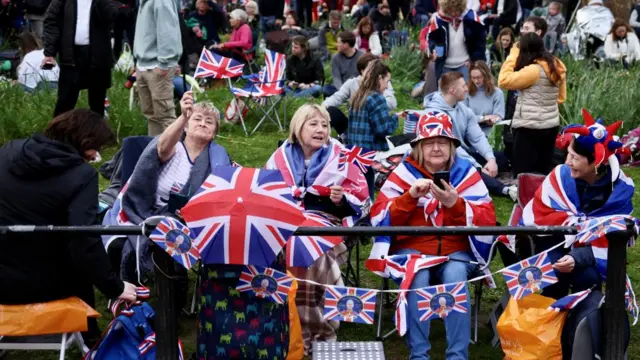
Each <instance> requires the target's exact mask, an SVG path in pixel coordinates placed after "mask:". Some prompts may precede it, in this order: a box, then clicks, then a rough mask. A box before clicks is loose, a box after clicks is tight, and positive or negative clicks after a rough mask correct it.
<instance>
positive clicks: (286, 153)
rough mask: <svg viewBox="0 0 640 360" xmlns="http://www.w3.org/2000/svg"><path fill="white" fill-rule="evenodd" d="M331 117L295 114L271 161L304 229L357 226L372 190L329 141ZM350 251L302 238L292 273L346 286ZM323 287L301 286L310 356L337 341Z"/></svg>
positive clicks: (316, 111) (293, 248)
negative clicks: (344, 269) (301, 212)
mask: <svg viewBox="0 0 640 360" xmlns="http://www.w3.org/2000/svg"><path fill="white" fill-rule="evenodd" d="M330 133H331V127H330V117H329V113H328V112H327V110H326V109H325V108H324V107H323V106H321V105H316V104H305V105H303V106H301V107H300V108H299V109H298V111H296V113H295V114H294V115H293V118H292V119H291V124H290V126H289V138H288V139H287V140H286V141H285V142H284V143H283V144H282V146H280V147H279V148H278V149H277V150H276V151H275V153H274V154H273V155H272V156H271V158H270V159H269V161H268V162H267V165H266V167H267V169H274V170H280V172H281V173H282V175H283V178H284V180H285V182H286V183H287V185H289V186H290V187H291V189H292V192H293V195H294V197H295V198H296V199H297V200H298V201H300V204H301V206H302V207H303V208H304V209H305V217H306V218H307V220H306V221H305V222H304V223H303V224H301V226H336V225H340V224H345V225H346V226H348V225H353V223H354V222H355V221H357V220H358V219H360V218H361V217H362V215H363V212H365V210H364V209H365V208H366V207H367V205H368V199H369V191H368V187H367V182H366V180H365V178H364V175H363V173H362V171H361V170H360V169H359V168H358V167H357V166H356V165H355V164H354V163H352V162H351V161H346V160H345V159H346V157H345V156H344V154H345V152H346V151H350V150H346V149H344V148H343V147H342V146H341V144H340V143H339V142H337V141H336V140H334V139H331V138H330V137H329V135H330ZM346 252H347V247H346V246H345V245H344V244H343V242H342V238H340V237H320V236H299V237H296V239H294V241H293V242H290V245H287V250H286V257H287V266H288V267H289V271H290V272H291V273H292V274H293V275H294V276H295V277H296V278H299V279H306V280H311V281H314V282H316V283H320V284H327V285H332V286H333V285H338V286H340V285H343V283H342V279H341V273H340V265H341V264H342V263H344V261H345V258H344V255H345V254H346ZM324 290H325V289H324V287H323V286H317V285H311V284H309V283H306V282H299V288H298V293H297V296H296V305H297V307H298V312H299V314H300V321H301V325H302V336H303V338H304V344H305V353H308V352H309V350H310V348H311V344H312V342H313V341H316V340H317V341H326V340H335V339H336V329H337V328H338V322H337V321H328V320H324V318H323V317H324V316H323V313H324V311H323V310H324V308H323V305H324Z"/></svg>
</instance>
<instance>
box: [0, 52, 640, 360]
mask: <svg viewBox="0 0 640 360" xmlns="http://www.w3.org/2000/svg"><path fill="white" fill-rule="evenodd" d="M414 60H415V59H413V60H412V59H406V58H404V57H402V56H398V57H394V59H392V71H394V77H393V80H392V81H393V86H394V89H395V92H396V97H397V99H398V110H404V109H417V108H419V106H420V104H419V102H417V101H415V100H413V99H410V98H409V95H408V94H409V92H410V90H411V88H412V86H413V84H414V83H415V82H417V79H416V78H415V77H413V76H412V75H411V74H413V73H415V66H417V65H416V64H415V61H414ZM396 69H401V70H399V71H397V72H396ZM570 69H571V70H572V71H573V72H574V73H575V74H576V75H575V76H576V80H572V82H571V85H572V86H571V87H570V94H569V103H568V104H567V105H566V106H565V107H564V108H563V112H564V114H565V119H566V118H570V119H573V118H575V109H579V108H580V107H582V106H587V107H589V106H591V104H592V103H593V106H595V107H597V108H598V111H599V113H597V114H598V115H602V114H604V116H605V118H606V119H608V120H613V119H614V116H617V114H620V117H616V118H615V119H617V118H623V119H624V120H629V121H628V123H627V124H625V125H626V126H625V130H629V129H631V128H633V126H634V124H633V123H634V122H636V121H637V119H636V118H635V116H636V114H637V113H638V112H636V111H635V109H636V108H637V107H638V105H637V104H638V102H637V101H635V103H634V102H633V101H632V100H630V99H628V101H629V102H628V103H626V108H624V106H625V104H621V101H623V100H619V99H615V100H613V98H612V97H611V96H609V97H608V98H609V99H612V100H611V101H610V102H609V101H604V100H603V99H602V98H599V96H601V95H602V93H603V92H611V91H615V90H617V89H619V88H620V87H624V86H625V85H623V84H619V83H612V82H609V80H608V79H607V78H608V77H609V76H610V75H611V74H610V73H605V75H604V77H605V79H604V80H602V79H601V80H600V81H602V82H605V83H606V84H607V86H608V87H605V88H604V89H596V88H594V87H593V86H597V82H595V80H594V76H593V74H594V73H593V72H592V70H589V69H585V68H581V67H580V66H579V65H576V64H572V65H571V67H570ZM327 70H328V69H327ZM328 72H329V71H328ZM418 72H419V69H418ZM574 73H571V74H570V76H574ZM395 74H401V75H402V76H396V75H395ZM636 79H637V77H636ZM580 81H582V82H580ZM124 82H125V78H124V76H122V75H115V79H114V86H113V88H112V89H111V90H110V91H109V97H110V101H111V109H110V113H109V114H110V121H111V124H112V126H113V128H114V130H116V131H117V132H118V136H119V138H123V137H126V136H129V135H141V134H146V122H145V119H144V118H143V117H142V115H141V114H140V112H139V110H138V108H137V107H136V106H134V109H133V110H129V108H128V99H129V91H128V90H126V89H124V87H123V85H122V84H124ZM635 82H637V81H635ZM626 86H628V83H627V85H626ZM623 93H625V94H627V92H626V91H625V92H623ZM629 93H633V91H629ZM635 93H636V94H637V91H636V92H635ZM625 96H626V95H625ZM203 98H208V99H210V100H212V101H213V102H214V104H215V105H216V106H217V107H218V109H220V110H221V111H224V109H225V108H226V106H227V104H228V103H229V101H230V100H231V98H232V97H231V95H230V93H229V91H228V90H227V89H226V88H224V87H223V88H217V89H214V90H211V91H208V92H207V93H206V94H205V95H199V96H198V99H203ZM55 99H56V96H55V93H43V94H38V95H34V96H32V95H25V94H23V93H22V92H21V91H20V90H16V89H0V103H1V104H2V106H1V107H0V124H1V125H0V143H4V142H6V141H8V140H10V139H15V138H20V137H25V136H28V135H29V134H31V133H33V132H34V131H41V130H42V129H43V126H44V125H45V124H46V122H47V121H48V120H49V119H50V115H51V114H52V113H53V107H54V104H55ZM307 101H317V100H313V99H297V100H292V99H288V100H287V104H288V109H287V117H288V119H287V121H286V122H285V127H286V126H288V120H289V119H290V117H291V115H292V114H293V112H294V110H295V109H296V108H297V107H298V106H299V105H300V104H302V103H304V102H307ZM79 106H80V107H86V106H87V102H86V94H83V95H82V97H81V100H80V103H79ZM620 106H623V107H622V108H621V107H620ZM625 111H626V114H627V115H628V117H627V116H625ZM566 114H570V115H571V116H566ZM608 114H610V115H611V117H607V115H608ZM257 121H258V118H257V117H255V116H249V118H248V121H247V127H248V128H249V129H250V130H251V129H253V126H255V124H256V123H257ZM636 126H637V125H636ZM401 129H402V125H401V126H400V127H399V130H398V131H399V132H400V131H401ZM285 137H286V133H285V132H279V131H277V128H276V127H275V126H274V125H273V124H270V123H266V124H264V126H263V127H262V128H261V130H259V131H258V132H257V133H256V134H254V135H253V136H249V137H246V136H245V135H244V133H243V131H242V128H241V127H240V126H239V125H231V124H223V125H222V127H221V129H220V132H219V134H218V137H217V142H218V143H219V144H221V145H223V146H224V147H226V149H227V151H228V152H229V154H230V155H231V156H232V158H233V160H234V161H236V162H238V163H240V164H242V165H244V166H248V167H249V166H253V167H262V166H263V165H264V164H265V162H266V160H267V159H268V157H269V156H270V155H271V153H272V152H273V151H274V150H275V149H276V146H277V142H278V140H281V139H284V138H285ZM494 139H495V137H494ZM114 151H115V149H110V150H107V151H103V153H102V155H103V158H105V159H108V158H109V157H110V156H111V155H112V154H113V152H114ZM625 171H626V172H627V174H629V175H630V176H631V177H632V178H633V179H635V180H636V182H639V181H640V170H638V169H625ZM101 185H102V186H104V185H106V181H105V180H104V179H101ZM494 200H495V206H496V213H497V216H498V220H499V221H500V222H502V223H506V222H507V220H508V217H509V214H510V212H511V208H512V204H513V203H512V202H511V200H509V199H507V198H495V199H494ZM634 205H636V207H637V206H638V205H640V204H639V203H638V198H637V197H635V198H634ZM370 246H371V245H368V246H366V247H364V248H362V250H361V254H360V258H361V269H362V270H361V275H362V284H361V287H368V288H379V286H380V278H378V277H376V276H375V275H373V274H371V273H369V272H368V271H366V270H365V268H364V259H365V258H366V257H367V256H368V254H369V249H370ZM628 260H629V266H628V271H629V273H630V277H631V280H632V281H633V282H634V283H635V284H639V283H640V269H639V268H638V266H639V265H637V264H638V260H640V252H639V251H638V250H637V249H635V248H634V249H631V250H630V251H629V259H628ZM492 268H493V269H494V270H497V269H500V268H501V263H500V260H499V257H497V258H496V259H495V260H494V261H493V263H492ZM496 281H497V283H498V289H494V290H485V291H484V293H483V298H482V302H481V312H480V314H481V318H480V332H479V339H478V340H479V341H478V344H475V345H471V347H470V358H471V359H501V358H502V357H503V355H502V352H501V350H500V349H496V348H493V347H492V346H491V345H490V344H491V338H492V336H493V334H492V332H491V329H490V328H489V327H488V326H487V316H488V314H489V312H490V310H491V308H492V306H493V305H494V304H495V303H496V301H497V300H498V299H499V298H500V296H501V295H502V294H503V293H504V291H505V286H504V280H503V279H502V278H501V277H500V276H497V277H496ZM393 309H394V307H393V306H391V307H390V308H388V309H385V310H384V313H385V326H384V328H385V330H387V331H388V330H389V329H391V327H392V326H393V324H392V321H391V314H393ZM97 310H98V311H100V312H101V313H102V314H103V317H102V318H101V320H100V321H101V325H102V326H103V327H104V326H105V325H106V324H107V323H108V321H109V320H110V319H111V317H110V316H109V315H107V311H106V301H105V299H104V297H102V295H101V294H99V293H98V306H97ZM375 332H376V327H375V326H368V325H360V324H347V323H342V324H341V328H340V330H339V334H338V339H339V340H340V341H372V340H375ZM385 332H386V331H385ZM195 335H196V325H195V320H194V319H192V318H188V317H186V316H182V317H181V338H182V339H183V341H184V344H185V346H186V349H187V351H188V352H193V351H195V347H196V343H195ZM639 337H640V332H638V330H637V328H632V340H631V346H630V356H629V358H630V359H636V358H640V344H639V343H638V339H639ZM430 338H431V341H432V345H433V349H432V351H431V357H432V359H444V350H445V347H446V342H445V333H444V327H443V325H442V322H438V321H435V322H433V326H432V330H431V336H430ZM384 346H385V355H386V357H387V358H388V359H406V358H407V357H408V350H407V346H406V343H405V340H404V339H402V338H400V337H399V336H398V335H397V334H394V335H393V336H391V337H390V338H389V339H387V340H386V341H385V343H384ZM67 358H74V359H75V358H79V353H78V352H77V351H75V350H74V351H73V352H71V354H70V355H69V356H68V357H67ZM7 359H11V360H26V359H34V360H41V359H42V360H44V359H57V355H55V354H53V353H48V354H47V353H27V352H10V353H9V354H8V356H7Z"/></svg>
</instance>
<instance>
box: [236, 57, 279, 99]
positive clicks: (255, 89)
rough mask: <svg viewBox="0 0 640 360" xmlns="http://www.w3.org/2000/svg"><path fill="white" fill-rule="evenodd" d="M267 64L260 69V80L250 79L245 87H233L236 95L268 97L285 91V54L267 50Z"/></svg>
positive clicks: (265, 58)
mask: <svg viewBox="0 0 640 360" xmlns="http://www.w3.org/2000/svg"><path fill="white" fill-rule="evenodd" d="M264 60H265V65H264V68H262V70H260V73H259V76H258V81H256V82H254V81H249V82H247V85H246V86H245V87H244V88H235V87H234V88H231V92H233V94H234V95H236V96H241V97H266V96H274V95H280V94H282V93H283V92H284V78H285V69H286V67H287V63H286V61H285V60H286V56H285V55H284V54H281V53H278V52H275V51H272V50H268V49H267V50H266V51H265V54H264Z"/></svg>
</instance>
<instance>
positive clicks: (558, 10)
mask: <svg viewBox="0 0 640 360" xmlns="http://www.w3.org/2000/svg"><path fill="white" fill-rule="evenodd" d="M532 15H533V16H539V17H541V18H543V19H545V20H546V21H547V26H548V29H547V33H546V35H545V36H544V40H545V47H546V48H547V50H548V51H549V52H550V53H552V54H553V53H555V52H557V51H562V48H561V47H562V45H561V44H562V42H561V41H560V36H561V35H562V34H563V33H564V28H565V26H566V21H565V19H564V16H563V15H562V4H561V3H560V2H558V1H550V2H549V3H548V5H547V6H545V7H539V8H535V9H533V11H532Z"/></svg>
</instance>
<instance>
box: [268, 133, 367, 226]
mask: <svg viewBox="0 0 640 360" xmlns="http://www.w3.org/2000/svg"><path fill="white" fill-rule="evenodd" d="M290 146H293V145H292V144H291V143H290V142H289V141H288V140H287V141H285V142H284V143H283V144H282V145H281V146H280V147H279V148H278V149H277V150H276V151H275V152H274V153H273V155H271V157H270V158H269V160H268V161H267V164H266V166H265V167H266V168H267V169H270V170H280V172H281V173H282V177H283V178H284V181H285V183H286V184H287V185H288V186H290V187H291V193H292V195H293V197H294V198H295V199H297V200H298V202H299V203H300V204H301V205H302V198H303V197H304V195H305V194H306V193H310V194H313V195H317V196H329V194H330V192H331V190H330V189H329V188H330V187H331V186H333V185H341V186H342V187H343V188H344V194H345V199H346V201H347V204H348V205H349V206H350V207H351V209H352V210H353V211H354V213H355V215H352V216H349V217H347V218H345V219H342V221H343V224H344V225H346V226H352V225H353V224H354V223H355V222H356V221H358V220H359V219H360V218H361V217H362V216H364V215H366V214H367V211H368V206H369V201H370V200H369V188H368V186H367V180H366V179H365V178H364V174H362V172H361V171H360V169H358V167H356V165H355V164H353V163H348V164H347V170H348V176H346V177H345V176H344V175H343V174H344V172H341V171H340V168H339V166H340V164H339V160H340V151H341V149H343V147H342V145H341V144H340V143H339V142H338V141H337V140H335V139H331V140H330V142H329V144H327V145H325V146H326V149H325V150H328V156H327V160H326V162H325V163H324V166H323V167H322V169H321V170H320V171H319V173H318V174H317V176H316V177H315V179H314V181H313V183H312V184H307V186H306V187H305V186H303V184H299V183H297V182H296V179H295V175H294V171H293V166H292V163H291V162H292V161H294V160H293V159H290V158H289V157H288V156H287V151H286V149H287V147H290Z"/></svg>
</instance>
